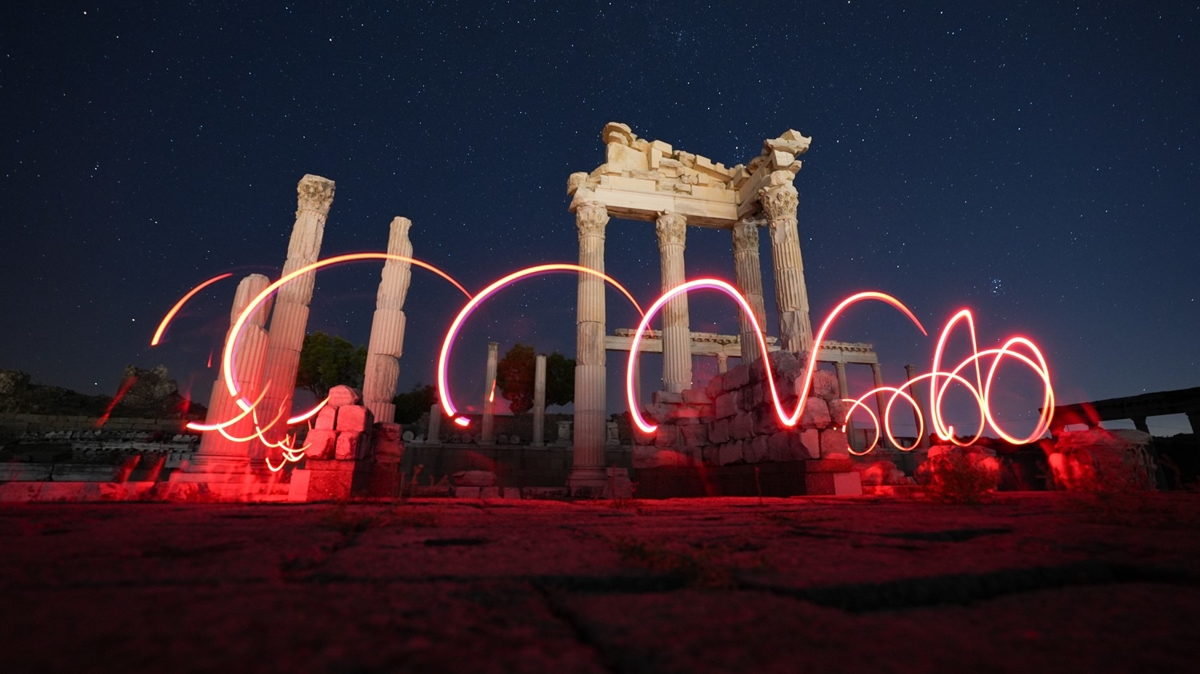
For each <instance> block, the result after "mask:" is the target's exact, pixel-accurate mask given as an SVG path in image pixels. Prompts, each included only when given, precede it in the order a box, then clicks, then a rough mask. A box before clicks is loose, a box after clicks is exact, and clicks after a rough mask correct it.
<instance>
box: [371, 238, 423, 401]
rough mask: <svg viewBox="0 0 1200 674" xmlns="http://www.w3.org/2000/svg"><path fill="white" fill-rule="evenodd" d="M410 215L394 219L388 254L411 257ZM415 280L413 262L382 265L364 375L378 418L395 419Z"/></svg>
mask: <svg viewBox="0 0 1200 674" xmlns="http://www.w3.org/2000/svg"><path fill="white" fill-rule="evenodd" d="M410 227H412V221H411V220H409V219H408V218H399V217H397V218H392V225H391V231H390V232H389V234H388V248H387V250H388V254H389V255H401V256H404V257H412V252H413V250H412V242H411V241H409V240H408V229H409V228H410ZM410 281H412V264H411V263H409V262H401V261H400V260H388V261H387V262H385V263H384V264H383V275H382V278H381V279H380V281H379V290H378V292H376V294H375V317H374V318H373V319H372V321H371V339H370V341H369V342H367V371H366V374H365V375H364V377H363V405H365V406H366V407H367V409H369V410H371V414H372V415H373V416H374V418H375V421H382V422H385V423H389V424H390V423H393V422H394V421H395V420H396V406H395V405H393V404H392V399H393V398H395V397H396V380H397V379H398V378H399V377H400V354H401V353H403V352H404V325H405V316H404V311H403V308H404V298H405V297H406V296H407V295H408V284H409V282H410Z"/></svg>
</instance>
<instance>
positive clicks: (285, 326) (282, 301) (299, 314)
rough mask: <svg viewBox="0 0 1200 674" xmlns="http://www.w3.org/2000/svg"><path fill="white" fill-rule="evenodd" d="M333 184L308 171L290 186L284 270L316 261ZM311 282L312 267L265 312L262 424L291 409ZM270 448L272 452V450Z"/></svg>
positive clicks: (282, 428) (282, 429)
mask: <svg viewBox="0 0 1200 674" xmlns="http://www.w3.org/2000/svg"><path fill="white" fill-rule="evenodd" d="M333 190H334V183H333V181H332V180H328V179H326V178H322V177H320V176H314V175H306V176H304V177H303V178H301V179H300V184H299V185H298V186H297V188H296V192H297V195H298V200H297V202H298V204H297V205H298V207H297V210H296V224H295V225H294V226H293V227H292V238H291V240H290V241H289V242H288V255H287V262H285V263H284V265H283V273H284V274H285V275H286V274H289V273H291V272H293V271H295V270H296V269H299V268H301V267H304V266H307V265H310V264H312V263H313V262H316V261H317V257H318V256H319V255H320V253H321V238H322V236H324V234H325V218H326V217H327V216H328V215H329V207H330V205H332V204H333ZM314 283H315V279H314V275H313V273H311V272H310V273H308V274H303V275H301V276H299V277H298V278H296V279H294V280H292V282H291V283H288V284H287V285H285V286H283V287H282V288H280V289H279V292H278V294H277V295H276V298H275V312H274V313H273V314H272V315H271V333H270V334H271V345H270V347H269V348H268V349H267V362H266V364H265V365H264V366H263V385H264V386H265V385H266V383H267V382H270V383H271V389H270V390H269V391H268V392H267V395H266V397H265V398H264V399H263V402H262V404H261V405H260V406H259V419H260V420H262V422H263V423H264V424H265V423H267V422H268V421H269V420H270V419H273V418H274V417H275V415H276V414H277V413H278V412H279V410H280V409H283V414H284V415H288V414H290V413H291V409H292V395H293V394H294V393H295V390H296V371H297V370H298V369H299V367H300V348H301V347H302V346H304V330H305V327H306V326H307V325H308V303H309V302H310V301H312V293H313V284H314ZM259 390H260V391H261V390H262V389H259ZM283 421H284V420H282V419H281V420H280V422H279V423H277V424H275V426H273V427H272V428H271V429H270V430H269V431H268V432H267V433H266V434H265V435H266V437H267V439H268V440H271V441H278V440H280V439H281V438H283V436H284V434H285V433H286V432H287V426H286V424H284V423H283ZM265 450H266V448H265V447H263V446H262V445H261V444H259V445H257V447H256V448H255V449H254V450H252V453H251V458H261V457H263V456H265ZM274 451H275V454H278V450H274Z"/></svg>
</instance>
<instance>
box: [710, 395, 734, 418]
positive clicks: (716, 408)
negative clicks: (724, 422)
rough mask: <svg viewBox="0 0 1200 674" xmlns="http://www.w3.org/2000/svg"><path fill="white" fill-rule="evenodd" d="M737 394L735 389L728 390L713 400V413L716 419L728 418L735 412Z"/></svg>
mask: <svg viewBox="0 0 1200 674" xmlns="http://www.w3.org/2000/svg"><path fill="white" fill-rule="evenodd" d="M738 395H739V394H738V392H737V391H729V392H727V393H722V394H721V395H719V396H717V399H716V400H715V401H713V415H714V416H715V417H716V418H718V419H728V418H729V417H732V416H733V415H735V414H737V411H738Z"/></svg>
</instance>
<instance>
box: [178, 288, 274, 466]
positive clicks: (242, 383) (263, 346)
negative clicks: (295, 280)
mask: <svg viewBox="0 0 1200 674" xmlns="http://www.w3.org/2000/svg"><path fill="white" fill-rule="evenodd" d="M270 284H271V281H270V280H269V279H268V278H267V277H266V276H263V275H262V274H251V275H249V276H247V277H246V278H244V279H242V282H241V283H239V284H238V287H237V292H236V293H235V294H234V298H233V310H232V311H231V312H230V315H229V322H230V324H231V325H230V329H232V327H233V326H232V323H233V322H234V321H236V320H237V317H238V316H240V315H241V313H242V312H243V311H245V310H246V307H247V306H249V304H250V301H251V300H253V299H254V298H255V297H256V296H258V294H259V293H261V292H262V291H263V289H265V288H266V287H267V286H268V285H270ZM270 312H271V303H270V300H268V301H267V302H265V303H264V304H263V305H262V306H260V307H259V308H258V310H257V311H255V312H254V314H253V315H251V316H250V318H249V320H248V321H246V323H245V325H244V326H243V327H242V332H241V339H239V340H238V344H237V348H236V349H234V352H233V359H234V360H233V363H234V368H233V369H234V375H235V381H236V383H237V386H238V390H239V391H241V394H242V396H243V397H245V398H246V400H249V401H253V400H254V399H255V398H257V397H258V394H259V392H260V390H261V389H259V387H258V386H259V381H260V380H261V378H262V371H263V362H264V360H265V359H266V356H267V331H266V330H264V329H263V324H265V323H266V321H267V318H266V317H267V314H269V313H270ZM231 336H232V333H230V332H227V333H226V334H225V341H226V342H228V341H229V338H230V337H231ZM222 362H223V360H222ZM208 400H209V402H208V415H207V417H206V418H205V420H204V422H205V423H206V424H215V423H219V422H223V421H228V420H229V419H232V418H233V417H236V416H237V415H238V414H241V412H242V408H240V407H238V405H237V401H235V400H234V399H233V397H232V396H230V395H229V389H228V388H226V386H225V369H224V367H221V368H220V369H219V370H218V374H217V380H216V381H215V382H213V388H212V393H211V394H210V395H209V399H208ZM225 430H226V431H227V432H228V433H229V435H231V436H233V437H235V438H237V437H247V436H249V435H250V434H251V433H253V432H254V427H253V422H252V421H251V420H250V419H249V418H246V419H243V420H242V421H240V422H238V423H236V424H234V425H233V426H231V427H229V428H226V429H225ZM249 449H250V448H249V445H247V444H246V443H241V442H234V441H232V440H230V439H229V438H226V437H225V436H224V435H222V434H221V433H220V432H219V431H208V432H206V433H205V434H204V435H203V436H201V438H200V447H199V448H197V450H196V454H195V456H194V457H193V458H192V461H191V463H189V464H188V466H187V467H186V468H185V469H184V472H187V473H209V474H217V473H228V474H237V473H243V472H245V469H246V467H247V466H249V464H250V452H249Z"/></svg>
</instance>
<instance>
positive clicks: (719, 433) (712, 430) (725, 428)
mask: <svg viewBox="0 0 1200 674" xmlns="http://www.w3.org/2000/svg"><path fill="white" fill-rule="evenodd" d="M708 440H709V442H712V443H714V444H721V443H722V442H728V441H729V420H728V419H717V420H716V421H714V422H712V423H711V424H709V425H708Z"/></svg>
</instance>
